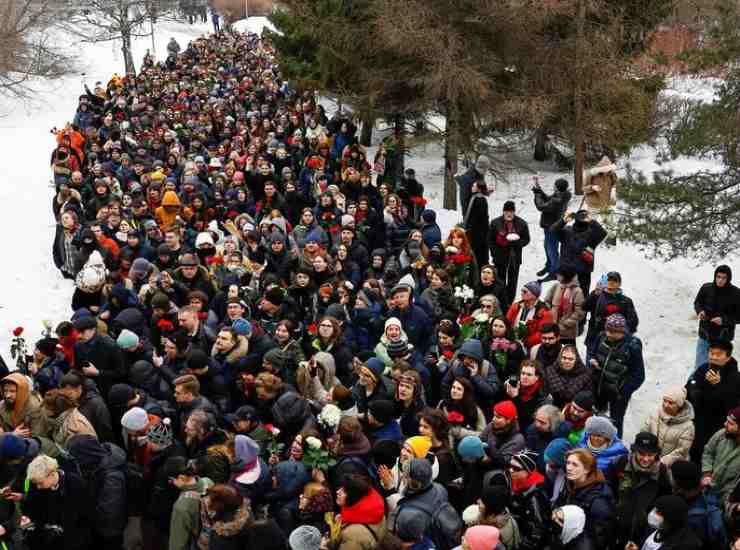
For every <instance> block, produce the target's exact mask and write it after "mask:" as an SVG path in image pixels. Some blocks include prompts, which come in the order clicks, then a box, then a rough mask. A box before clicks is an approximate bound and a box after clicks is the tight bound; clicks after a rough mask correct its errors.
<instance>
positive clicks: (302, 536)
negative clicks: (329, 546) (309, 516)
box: [288, 525, 321, 550]
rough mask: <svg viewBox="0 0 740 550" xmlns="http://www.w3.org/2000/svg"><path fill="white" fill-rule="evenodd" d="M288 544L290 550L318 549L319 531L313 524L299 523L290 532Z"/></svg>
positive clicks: (319, 546) (319, 541)
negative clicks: (298, 525)
mask: <svg viewBox="0 0 740 550" xmlns="http://www.w3.org/2000/svg"><path fill="white" fill-rule="evenodd" d="M288 544H289V545H290V548H291V550H319V549H320V548H321V533H320V532H319V530H318V529H316V527H314V526H313V525H301V526H300V527H296V528H295V529H293V532H292V533H290V536H289V537H288Z"/></svg>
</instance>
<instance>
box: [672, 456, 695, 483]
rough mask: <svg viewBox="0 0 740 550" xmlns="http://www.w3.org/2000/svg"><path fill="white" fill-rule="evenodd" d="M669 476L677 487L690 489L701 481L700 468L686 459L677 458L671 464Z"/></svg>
mask: <svg viewBox="0 0 740 550" xmlns="http://www.w3.org/2000/svg"><path fill="white" fill-rule="evenodd" d="M671 477H672V478H673V483H674V484H675V485H676V487H678V488H679V489H683V490H684V491H691V490H692V489H696V488H698V487H699V485H700V483H701V468H699V465H698V464H694V463H693V462H689V461H688V460H677V461H676V462H674V463H673V464H671Z"/></svg>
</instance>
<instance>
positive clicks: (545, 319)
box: [506, 300, 553, 350]
mask: <svg viewBox="0 0 740 550" xmlns="http://www.w3.org/2000/svg"><path fill="white" fill-rule="evenodd" d="M521 307H522V301H521V300H520V301H518V302H514V303H513V304H511V307H510V308H509V311H508V312H507V313H506V319H507V320H508V321H509V324H510V325H511V326H512V327H513V328H514V330H515V331H516V328H517V325H518V324H519V320H518V317H519V310H520V308H521ZM534 308H535V312H534V317H532V319H530V320H529V321H527V322H526V325H527V336H526V337H525V338H523V339H522V344H524V347H525V348H527V350H530V349H532V348H533V347H534V346H536V345H537V344H539V343H540V342H541V340H542V327H543V325H546V324H547V323H552V322H553V319H552V313H550V308H548V307H547V304H545V303H544V302H540V301H539V300H538V301H537V303H536V304H535V305H534Z"/></svg>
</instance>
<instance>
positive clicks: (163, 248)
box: [157, 243, 172, 256]
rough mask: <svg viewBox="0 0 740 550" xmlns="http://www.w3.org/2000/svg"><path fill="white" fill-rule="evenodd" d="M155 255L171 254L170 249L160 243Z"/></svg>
mask: <svg viewBox="0 0 740 550" xmlns="http://www.w3.org/2000/svg"><path fill="white" fill-rule="evenodd" d="M157 256H172V249H171V248H170V247H169V246H167V245H166V244H165V243H162V244H160V245H159V246H158V247H157Z"/></svg>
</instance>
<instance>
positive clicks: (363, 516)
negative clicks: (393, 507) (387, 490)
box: [335, 489, 386, 550]
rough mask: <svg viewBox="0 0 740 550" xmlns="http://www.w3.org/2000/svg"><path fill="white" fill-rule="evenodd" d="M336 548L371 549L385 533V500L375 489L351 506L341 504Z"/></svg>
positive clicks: (340, 549) (346, 549) (350, 549)
mask: <svg viewBox="0 0 740 550" xmlns="http://www.w3.org/2000/svg"><path fill="white" fill-rule="evenodd" d="M340 515H341V518H342V528H341V531H340V533H339V538H338V540H337V541H336V543H335V544H336V546H335V548H336V549H337V550H373V549H374V548H375V547H376V546H377V544H378V541H380V539H382V538H383V536H384V535H385V531H386V528H385V502H384V501H383V497H381V496H380V494H378V492H377V491H376V490H375V489H370V491H369V492H368V494H367V495H365V496H364V497H362V498H361V499H360V500H359V501H357V502H356V503H355V504H353V505H351V506H343V507H342V509H341V511H340Z"/></svg>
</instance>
